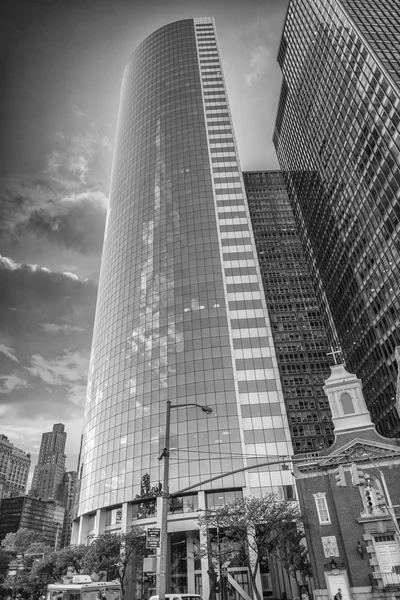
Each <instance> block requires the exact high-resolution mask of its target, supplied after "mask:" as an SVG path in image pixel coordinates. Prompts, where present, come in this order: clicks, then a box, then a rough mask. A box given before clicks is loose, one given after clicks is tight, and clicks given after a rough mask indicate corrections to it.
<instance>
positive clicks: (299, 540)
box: [273, 524, 312, 583]
mask: <svg viewBox="0 0 400 600" xmlns="http://www.w3.org/2000/svg"><path fill="white" fill-rule="evenodd" d="M290 525H291V526H289V527H288V528H287V531H286V533H284V534H283V535H282V536H281V538H280V540H279V544H277V545H276V546H275V548H274V550H273V553H274V554H275V556H276V558H277V560H278V561H279V562H280V563H281V565H282V567H283V568H284V569H286V571H287V573H290V574H291V575H292V576H293V577H294V578H295V579H297V573H300V575H301V578H302V582H301V583H305V582H306V580H307V578H309V577H311V576H312V572H311V563H310V559H309V555H308V550H307V547H306V545H305V533H304V530H303V528H299V527H298V526H296V525H295V524H290Z"/></svg>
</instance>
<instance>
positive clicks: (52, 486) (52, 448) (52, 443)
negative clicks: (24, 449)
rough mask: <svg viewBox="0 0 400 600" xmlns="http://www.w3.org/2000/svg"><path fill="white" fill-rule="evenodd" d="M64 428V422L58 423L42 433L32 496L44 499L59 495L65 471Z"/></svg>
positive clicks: (65, 437)
mask: <svg viewBox="0 0 400 600" xmlns="http://www.w3.org/2000/svg"><path fill="white" fill-rule="evenodd" d="M64 429H65V428H64V425H63V424H62V423H57V424H55V425H53V431H51V432H48V433H44V434H43V435H42V442H41V444H40V451H39V459H38V464H37V465H36V466H35V470H34V474H33V480H32V487H31V489H30V492H29V495H30V496H34V497H35V498H41V499H43V500H54V499H55V498H56V497H57V495H58V493H59V488H60V485H61V483H62V481H63V477H64V473H65V459H66V456H65V454H64V450H65V443H66V440H67V434H66V433H65V431H64Z"/></svg>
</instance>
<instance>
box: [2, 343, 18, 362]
mask: <svg viewBox="0 0 400 600" xmlns="http://www.w3.org/2000/svg"><path fill="white" fill-rule="evenodd" d="M0 352H1V354H4V356H7V358H9V359H10V360H12V361H14V362H16V363H19V360H18V358H17V357H16V356H15V351H14V350H13V348H11V347H10V346H6V345H5V344H1V343H0Z"/></svg>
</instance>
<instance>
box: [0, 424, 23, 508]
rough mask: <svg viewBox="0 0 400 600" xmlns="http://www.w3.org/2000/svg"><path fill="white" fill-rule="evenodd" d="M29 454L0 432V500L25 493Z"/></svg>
mask: <svg viewBox="0 0 400 600" xmlns="http://www.w3.org/2000/svg"><path fill="white" fill-rule="evenodd" d="M30 466H31V455H30V454H27V453H26V452H24V451H23V450H20V449H19V448H16V447H15V446H14V444H12V443H11V442H10V440H9V439H8V437H7V436H5V435H3V434H0V500H1V499H2V498H11V497H13V496H20V495H22V494H25V491H26V484H27V481H28V476H29V469H30Z"/></svg>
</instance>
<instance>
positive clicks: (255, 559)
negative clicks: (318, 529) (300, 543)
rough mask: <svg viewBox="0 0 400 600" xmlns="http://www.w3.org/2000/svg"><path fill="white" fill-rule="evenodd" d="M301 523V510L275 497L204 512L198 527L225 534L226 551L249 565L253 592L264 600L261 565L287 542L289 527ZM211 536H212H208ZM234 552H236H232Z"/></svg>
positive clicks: (245, 501) (238, 502)
mask: <svg viewBox="0 0 400 600" xmlns="http://www.w3.org/2000/svg"><path fill="white" fill-rule="evenodd" d="M299 523H301V515H300V511H299V508H298V506H297V505H296V504H295V503H294V502H289V501H286V500H280V499H279V498H278V497H277V496H276V495H275V494H267V495H265V496H262V497H260V498H240V499H237V500H236V501H235V502H232V503H230V504H226V505H225V506H221V507H217V508H216V509H213V510H207V511H205V513H204V515H203V516H202V517H200V519H199V524H200V527H201V528H202V529H205V530H206V531H207V532H209V531H210V528H211V529H212V528H214V529H218V530H221V529H222V530H223V532H224V537H226V538H227V541H226V542H225V545H226V548H229V547H230V551H231V554H232V557H233V556H238V555H239V553H240V554H241V556H242V557H244V560H245V561H246V563H247V567H248V569H249V573H250V578H251V583H252V588H253V592H254V594H255V596H256V598H257V599H258V600H261V595H260V592H259V590H258V588H257V585H256V579H257V575H258V572H259V569H260V561H262V560H263V559H266V558H267V557H268V554H269V553H271V552H273V551H274V549H276V548H278V547H280V544H282V543H283V540H284V539H285V538H286V539H287V531H288V526H289V525H290V526H293V525H297V524H299ZM208 535H209V533H208ZM233 551H234V552H233Z"/></svg>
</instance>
